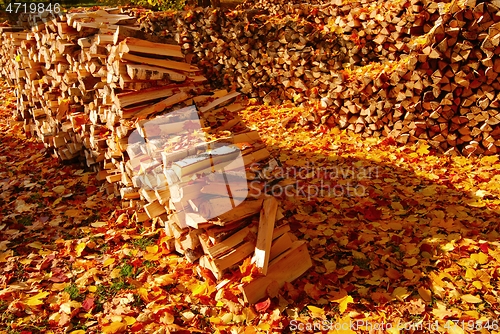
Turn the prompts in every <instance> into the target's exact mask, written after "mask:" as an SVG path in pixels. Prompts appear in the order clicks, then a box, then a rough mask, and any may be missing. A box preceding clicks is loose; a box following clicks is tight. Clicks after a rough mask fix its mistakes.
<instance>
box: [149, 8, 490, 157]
mask: <svg viewBox="0 0 500 334" xmlns="http://www.w3.org/2000/svg"><path fill="white" fill-rule="evenodd" d="M248 8H250V9H248ZM240 9H242V10H239V11H232V12H220V11H219V12H217V11H213V10H210V11H209V10H202V9H197V10H193V11H189V12H186V13H178V14H169V15H170V17H172V15H174V17H175V22H177V25H172V23H171V22H172V21H171V20H168V22H170V23H169V24H163V25H162V23H161V22H162V18H161V17H156V16H155V14H152V15H151V17H150V18H149V17H148V18H147V19H145V20H143V23H142V25H143V28H144V29H147V30H149V31H151V32H154V31H155V29H157V27H164V28H165V29H167V32H166V34H167V35H168V36H170V37H172V38H175V39H176V40H177V41H178V43H180V44H181V45H182V47H183V49H185V50H189V51H191V52H193V53H194V54H195V55H196V57H197V58H198V59H204V60H205V61H206V62H205V63H203V66H201V65H200V68H202V69H203V70H205V71H211V72H210V73H216V74H217V75H211V77H214V76H215V77H216V78H217V79H218V80H219V81H221V82H224V84H225V85H226V86H235V87H239V88H240V89H241V91H242V92H243V93H245V94H247V95H248V96H251V97H257V98H260V99H262V101H264V102H266V103H270V104H281V103H293V104H296V105H303V106H306V107H309V108H310V112H308V113H307V115H304V117H303V119H302V120H301V124H302V125H304V126H313V127H316V126H321V125H323V126H325V125H326V126H329V127H333V126H334V127H339V128H342V129H347V130H349V131H352V132H356V133H360V134H362V135H363V136H366V137H394V138H395V139H396V140H397V141H398V142H400V143H408V142H415V141H417V140H426V141H428V142H429V143H430V144H431V145H432V146H433V147H435V148H436V149H437V150H438V151H441V152H446V153H448V154H459V153H461V154H464V155H469V154H496V153H497V151H498V146H499V144H500V142H499V140H500V130H498V119H499V118H498V113H497V111H496V105H497V104H498V100H497V97H496V96H497V95H498V92H499V89H498V88H499V87H498V82H499V81H498V79H497V78H498V75H497V74H498V64H497V56H498V42H497V40H498V37H497V36H498V28H497V27H496V26H497V23H498V21H499V16H498V4H497V3H495V2H492V3H480V4H477V5H476V1H474V0H470V1H461V2H458V1H453V2H446V1H445V2H422V1H417V0H405V1H397V2H396V1H369V2H368V1H356V2H349V3H344V2H341V1H333V2H328V3H325V4H310V3H307V4H306V3H301V2H300V1H296V2H294V3H293V4H290V3H289V2H287V3H286V4H285V3H284V2H282V1H278V0H276V1H272V0H271V1H269V0H267V1H259V2H257V3H255V2H248V4H247V5H246V6H241V7H240ZM169 29H173V30H169ZM160 31H162V34H165V30H160ZM464 78H465V79H464Z"/></svg>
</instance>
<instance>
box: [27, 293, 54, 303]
mask: <svg viewBox="0 0 500 334" xmlns="http://www.w3.org/2000/svg"><path fill="white" fill-rule="evenodd" d="M48 295H49V293H48V292H40V293H37V294H36V295H34V296H32V297H29V298H27V299H25V301H24V304H26V305H29V306H36V305H42V304H43V301H42V299H44V298H47V296H48Z"/></svg>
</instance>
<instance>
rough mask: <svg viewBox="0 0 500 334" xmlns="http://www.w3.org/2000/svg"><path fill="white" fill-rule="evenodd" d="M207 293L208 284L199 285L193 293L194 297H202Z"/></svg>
mask: <svg viewBox="0 0 500 334" xmlns="http://www.w3.org/2000/svg"><path fill="white" fill-rule="evenodd" d="M206 291H207V283H206V282H204V283H202V284H198V285H197V286H196V287H195V288H194V289H193V291H192V295H193V296H198V295H202V294H204V293H205V292H206Z"/></svg>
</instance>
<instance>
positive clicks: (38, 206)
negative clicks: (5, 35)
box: [0, 87, 500, 334]
mask: <svg viewBox="0 0 500 334" xmlns="http://www.w3.org/2000/svg"><path fill="white" fill-rule="evenodd" d="M2 95H3V96H2V101H3V102H2V106H1V107H0V108H1V112H0V113H1V116H0V140H1V141H0V188H1V192H0V208H1V211H0V219H1V220H0V232H1V234H0V314H1V315H0V333H73V334H81V333H129V332H137V333H168V332H172V333H174V332H179V333H191V332H199V333H209V332H213V333H268V332H272V333H283V332H294V331H299V330H303V331H309V332H329V333H340V332H343V333H363V332H366V333H368V332H377V331H378V332H387V333H403V332H405V331H404V330H403V329H402V328H407V329H410V330H409V331H406V332H415V333H418V332H422V333H423V332H435V333H438V332H439V333H463V332H476V333H490V332H491V333H495V332H498V326H499V324H498V319H499V313H500V310H499V304H498V302H499V293H498V286H499V284H498V280H499V276H500V266H499V262H498V259H499V258H500V251H499V233H500V231H499V226H500V225H499V222H500V218H499V217H500V216H499V213H500V209H499V204H500V198H499V195H500V186H499V184H500V183H499V182H498V181H499V180H500V175H499V174H500V168H499V167H500V162H499V161H498V157H496V156H493V157H484V158H480V157H479V158H476V157H471V158H465V157H449V156H442V155H438V154H436V152H434V151H433V150H432V148H430V147H429V146H428V145H426V144H425V143H418V144H417V145H413V146H412V145H409V146H396V145H395V142H394V141H391V140H390V139H381V138H380V139H379V138H361V137H360V136H357V135H354V134H348V133H346V132H344V131H339V130H338V129H329V128H324V127H319V128H316V129H312V128H308V127H304V126H301V125H300V122H299V120H300V118H301V110H300V109H296V108H288V107H280V108H276V107H268V106H251V107H249V108H247V109H246V110H244V111H243V112H242V116H243V118H244V119H245V121H246V122H247V123H248V124H251V125H252V126H253V127H254V128H255V129H257V130H259V132H260V133H261V135H262V137H263V139H264V140H265V141H266V143H267V145H268V146H269V148H270V149H271V150H272V152H273V154H274V155H275V156H276V157H277V160H279V166H280V168H281V171H286V175H283V178H284V179H286V180H287V182H286V184H287V185H288V186H287V188H286V189H283V188H275V189H271V190H272V191H274V192H275V195H276V196H281V199H282V203H283V207H284V209H285V212H284V215H285V219H287V220H288V221H289V222H290V224H291V226H292V228H293V231H294V233H295V234H296V235H297V236H298V237H299V238H301V239H304V240H307V241H308V242H309V246H308V247H309V251H310V253H311V255H312V257H313V263H314V265H313V268H312V269H311V270H309V271H308V272H307V273H306V274H305V275H303V276H302V277H300V278H299V279H297V280H296V281H294V282H293V283H287V284H285V286H284V287H283V288H282V289H277V288H276V287H273V286H270V287H268V289H267V291H268V294H269V298H267V299H265V300H263V301H261V302H260V303H258V304H256V305H254V306H248V305H245V304H244V303H242V297H241V294H240V292H239V290H238V288H237V283H238V282H241V281H244V280H245V279H250V277H251V275H252V272H251V266H250V265H249V262H248V261H246V262H245V263H244V264H243V265H242V266H241V268H240V272H239V274H238V275H239V277H236V278H229V279H227V280H225V281H223V282H221V283H219V284H218V282H216V281H215V280H214V279H213V277H212V276H211V275H210V274H209V273H207V272H206V271H204V270H202V269H200V268H198V267H196V266H194V265H191V264H188V263H187V262H185V261H184V260H183V258H182V257H179V256H177V255H175V254H171V253H169V251H168V249H167V247H166V245H165V242H166V239H165V238H166V236H165V235H164V234H163V231H162V229H161V227H160V226H157V225H156V224H154V222H151V221H147V222H145V223H141V224H138V223H136V222H135V220H134V219H132V212H130V211H129V210H128V209H127V208H121V204H120V202H119V201H118V200H117V199H116V198H115V197H114V196H113V195H111V196H108V195H107V194H106V191H105V188H104V187H103V186H102V184H100V183H99V182H97V181H96V179H95V176H94V175H93V174H91V173H88V172H86V171H84V170H82V169H81V167H79V166H78V165H62V164H60V163H59V162H58V161H57V160H56V159H54V158H52V157H50V155H48V154H46V152H45V151H44V146H43V144H40V143H37V142H36V141H35V140H34V139H32V138H26V136H25V135H24V134H23V133H22V123H19V122H14V121H13V120H12V119H11V117H10V110H11V108H14V107H15V98H14V97H13V95H12V91H11V90H10V89H9V88H5V87H3V89H2ZM283 119H286V122H285V123H283V122H282V121H281V120H283ZM284 190H286V191H284ZM419 324H421V325H422V326H424V327H422V328H423V330H420V329H419V327H418V326H419ZM398 326H399V327H398ZM412 326H413V327H412ZM425 326H426V327H425ZM432 326H434V327H432ZM400 329H401V330H400Z"/></svg>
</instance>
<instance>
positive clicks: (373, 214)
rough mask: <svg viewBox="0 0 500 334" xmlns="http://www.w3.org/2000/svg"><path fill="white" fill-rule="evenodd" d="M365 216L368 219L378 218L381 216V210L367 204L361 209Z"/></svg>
mask: <svg viewBox="0 0 500 334" xmlns="http://www.w3.org/2000/svg"><path fill="white" fill-rule="evenodd" d="M363 214H364V216H365V218H366V219H367V220H369V221H375V220H379V219H380V217H382V211H380V210H379V209H377V208H376V207H374V206H368V207H366V208H365V209H364V210H363Z"/></svg>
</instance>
